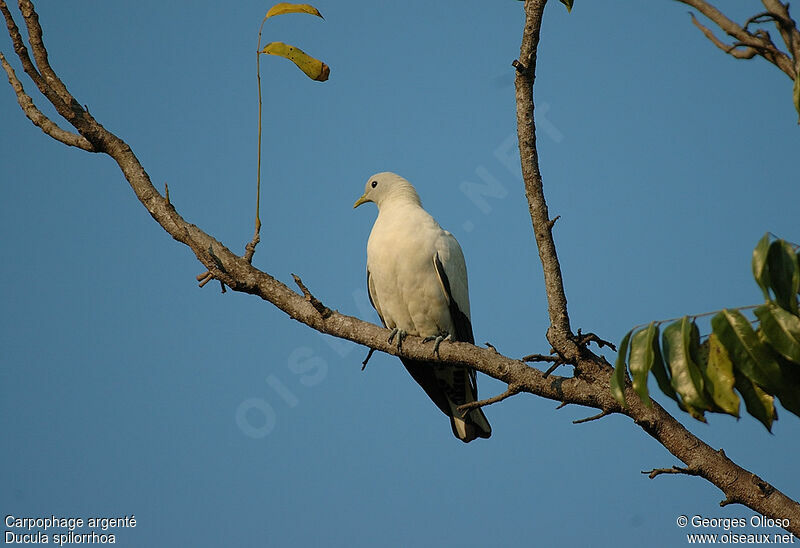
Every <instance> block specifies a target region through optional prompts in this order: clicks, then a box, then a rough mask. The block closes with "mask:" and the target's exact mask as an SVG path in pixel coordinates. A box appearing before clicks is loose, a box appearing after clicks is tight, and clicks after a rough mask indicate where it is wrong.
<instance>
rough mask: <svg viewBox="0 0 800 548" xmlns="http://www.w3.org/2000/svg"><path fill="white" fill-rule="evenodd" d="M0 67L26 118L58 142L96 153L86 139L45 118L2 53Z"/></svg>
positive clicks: (0, 54)
mask: <svg viewBox="0 0 800 548" xmlns="http://www.w3.org/2000/svg"><path fill="white" fill-rule="evenodd" d="M0 65H2V66H3V70H5V71H6V75H7V76H8V83H9V84H11V87H12V88H13V89H14V93H15V94H16V95H17V102H18V103H19V106H20V108H22V111H23V112H24V113H25V116H27V117H28V119H29V120H30V121H31V122H33V123H34V124H35V125H36V126H37V127H39V128H41V130H42V131H44V132H45V133H46V134H48V135H49V136H50V137H52V138H53V139H55V140H56V141H60V142H62V143H64V144H65V145H68V146H72V147H78V148H81V149H83V150H85V151H87V152H96V151H95V149H94V147H93V146H92V144H91V143H90V142H89V141H87V140H86V139H85V138H84V137H82V136H81V135H77V134H75V133H72V132H70V131H66V130H64V129H61V128H60V127H58V124H56V123H55V122H53V121H52V120H51V119H50V118H48V117H47V116H45V115H44V114H43V113H42V111H41V110H39V109H38V108H36V105H34V104H33V99H31V97H30V95H28V94H27V93H25V89H24V88H23V87H22V82H20V81H19V79H18V78H17V75H16V74H15V73H14V69H13V68H12V67H11V65H9V64H8V61H6V58H5V56H4V55H3V54H2V53H0Z"/></svg>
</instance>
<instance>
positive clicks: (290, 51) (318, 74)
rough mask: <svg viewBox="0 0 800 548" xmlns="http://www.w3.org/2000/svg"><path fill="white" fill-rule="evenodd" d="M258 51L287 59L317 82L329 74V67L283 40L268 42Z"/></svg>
mask: <svg viewBox="0 0 800 548" xmlns="http://www.w3.org/2000/svg"><path fill="white" fill-rule="evenodd" d="M260 53H266V54H268V55H277V56H279V57H283V58H285V59H289V60H290V61H291V62H293V63H294V64H295V65H297V67H298V68H299V69H300V70H302V71H303V72H305V73H306V76H308V77H309V78H311V79H312V80H317V81H318V82H324V81H325V80H327V79H328V76H330V74H331V69H330V68H329V67H328V65H326V64H325V63H323V62H322V61H320V60H318V59H314V58H313V57H311V56H310V55H308V54H307V53H305V52H304V51H303V50H301V49H300V48H296V47H294V46H290V45H288V44H284V43H283V42H270V43H269V44H267V45H266V46H264V49H262V50H261V51H260Z"/></svg>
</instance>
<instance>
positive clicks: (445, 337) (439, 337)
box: [422, 333, 453, 358]
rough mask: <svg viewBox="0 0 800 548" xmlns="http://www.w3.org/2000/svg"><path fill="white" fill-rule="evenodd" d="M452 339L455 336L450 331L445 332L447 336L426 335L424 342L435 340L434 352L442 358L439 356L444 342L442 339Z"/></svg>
mask: <svg viewBox="0 0 800 548" xmlns="http://www.w3.org/2000/svg"><path fill="white" fill-rule="evenodd" d="M452 340H453V336H452V335H450V333H447V334H445V336H442V335H436V336H435V337H425V338H424V339H422V342H423V343H426V342H431V341H433V353H434V355H435V356H436V357H437V358H441V356H439V345H440V344H442V341H452Z"/></svg>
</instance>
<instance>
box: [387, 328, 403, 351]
mask: <svg viewBox="0 0 800 548" xmlns="http://www.w3.org/2000/svg"><path fill="white" fill-rule="evenodd" d="M407 335H408V333H406V332H405V331H403V330H402V329H398V328H397V327H395V328H394V329H392V332H391V333H389V340H388V342H389V344H391V343H392V341H393V340H394V338H395V336H397V351H398V352H399V351H400V350H401V349H402V348H403V340H404V339H405V338H406V336H407Z"/></svg>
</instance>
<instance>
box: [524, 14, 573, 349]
mask: <svg viewBox="0 0 800 548" xmlns="http://www.w3.org/2000/svg"><path fill="white" fill-rule="evenodd" d="M546 3H547V0H527V1H526V2H525V30H524V31H523V35H522V46H521V47H520V53H519V60H518V61H517V62H516V64H515V67H516V68H517V75H516V78H515V80H514V84H515V87H516V99H517V136H518V138H519V157H520V162H521V164H522V178H523V180H524V181H525V196H526V197H527V199H528V210H529V212H530V215H531V223H532V224H533V233H534V235H535V237H536V245H537V247H538V248H539V259H540V260H541V262H542V269H543V271H544V286H545V291H546V293H547V309H548V313H549V315H550V327H549V329H548V330H547V340H548V341H550V344H552V345H553V348H555V349H556V351H557V352H558V353H559V354H560V355H562V356H564V357H565V358H567V359H568V360H570V361H571V360H573V359H574V358H575V357H576V356H577V354H578V347H577V345H575V343H574V342H573V341H572V330H571V329H570V325H569V315H568V314H567V297H566V294H565V293H564V282H563V280H562V277H561V265H560V264H559V262H558V254H557V253H556V245H555V242H554V241H553V225H552V223H551V221H550V216H549V213H548V211H547V202H546V201H545V198H544V190H543V187H542V174H541V172H540V171H539V156H538V153H537V151H536V125H535V122H534V116H533V110H534V106H533V81H534V78H535V77H536V49H537V47H538V45H539V29H540V27H541V23H542V13H543V12H544V6H545V4H546Z"/></svg>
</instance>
